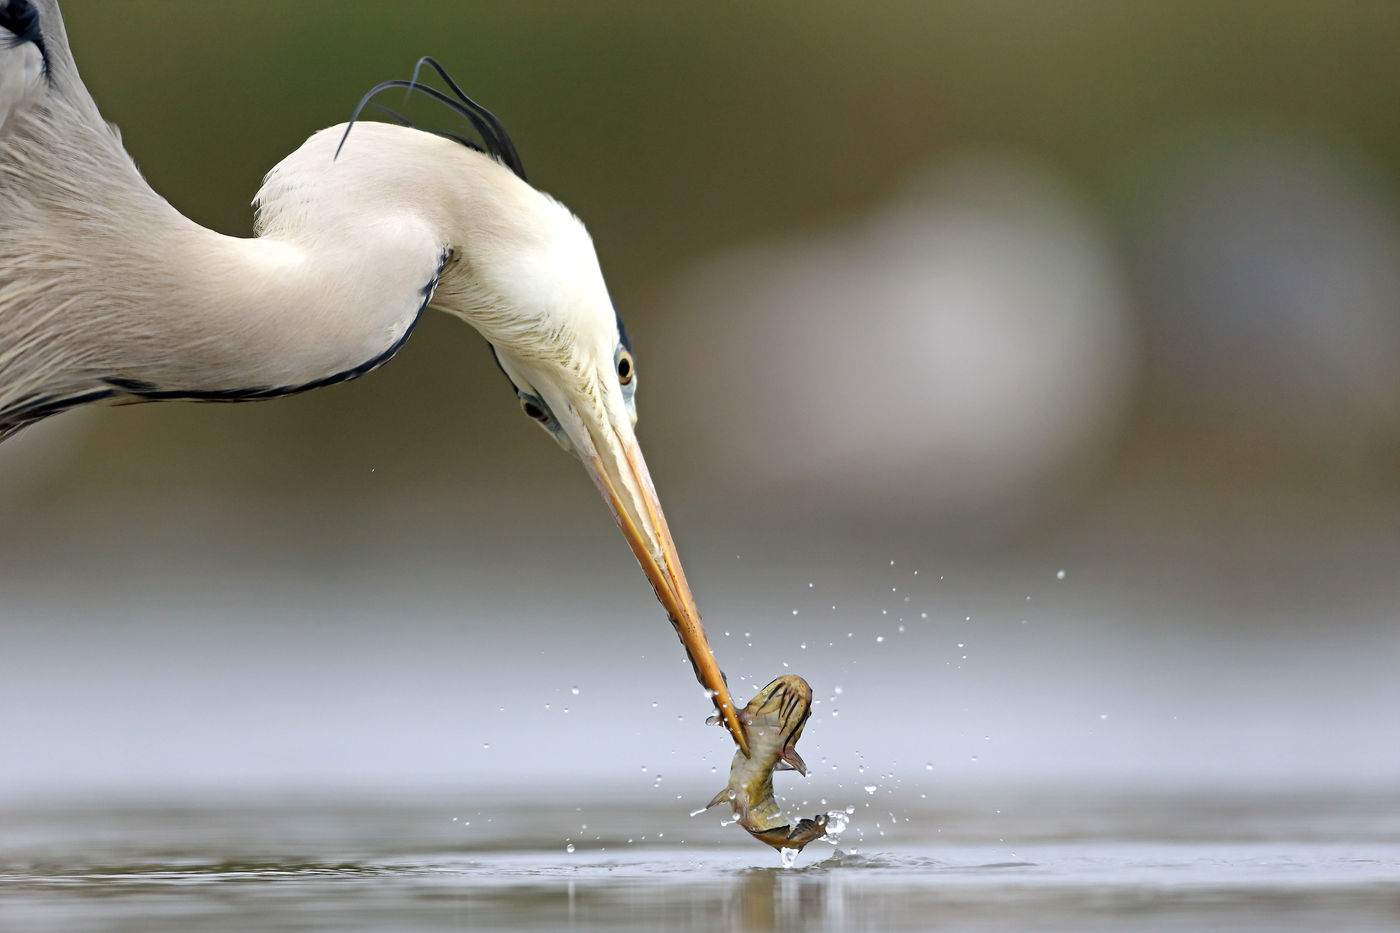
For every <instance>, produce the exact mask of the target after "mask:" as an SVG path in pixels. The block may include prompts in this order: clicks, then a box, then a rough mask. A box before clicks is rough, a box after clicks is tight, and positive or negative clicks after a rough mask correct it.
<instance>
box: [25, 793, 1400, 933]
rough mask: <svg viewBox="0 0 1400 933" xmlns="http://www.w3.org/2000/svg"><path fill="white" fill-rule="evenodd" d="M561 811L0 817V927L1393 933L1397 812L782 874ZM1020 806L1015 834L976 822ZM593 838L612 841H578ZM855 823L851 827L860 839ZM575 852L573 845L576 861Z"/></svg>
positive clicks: (1193, 818) (984, 798) (819, 864)
mask: <svg viewBox="0 0 1400 933" xmlns="http://www.w3.org/2000/svg"><path fill="white" fill-rule="evenodd" d="M559 800H560V797H559V795H558V794H554V795H549V794H542V795H541V797H540V798H539V799H538V800H534V801H522V800H520V799H518V798H516V799H513V800H508V799H502V800H499V801H494V802H492V803H491V804H490V805H488V806H482V805H480V803H479V801H477V802H474V807H475V808H479V814H477V813H476V811H475V810H474V811H473V812H474V816H476V818H474V819H472V820H470V821H466V820H462V819H461V818H458V819H457V820H454V819H453V818H452V816H451V814H452V813H453V812H454V811H459V812H460V810H461V801H460V800H457V801H453V800H450V799H444V800H434V801H427V800H423V799H419V800H415V801H411V802H405V801H402V800H385V799H380V800H375V801H370V800H365V801H360V802H339V803H327V802H324V801H320V802H312V801H308V800H279V801H241V802H239V801H229V800H212V799H211V800H205V801H203V802H198V803H190V804H188V805H183V806H170V805H150V804H139V803H138V804H133V803H126V804H102V805H78V806H73V805H67V806H56V805H52V804H50V805H47V806H36V805H34V804H33V803H29V804H25V805H19V804H12V805H10V806H9V807H7V808H6V809H5V810H4V811H3V812H0V818H3V825H4V827H5V832H4V835H3V839H0V928H4V929H7V930H8V929H16V930H26V931H39V933H42V931H49V930H54V931H57V930H64V931H83V930H131V931H137V930H141V931H156V933H159V931H175V930H182V931H183V930H189V929H196V928H197V929H200V930H214V931H221V930H247V929H341V930H381V929H394V930H459V929H514V930H553V929H571V930H655V929H668V930H714V929H722V930H736V931H744V930H753V931H763V930H775V931H776V930H793V931H799V930H800V931H804V933H809V931H822V930H841V929H889V930H916V929H917V930H923V929H931V928H934V927H939V928H944V929H980V928H989V927H991V928H997V929H1008V928H1010V929H1014V928H1019V927H1026V928H1031V927H1033V928H1037V929H1044V928H1047V927H1048V928H1052V929H1076V930H1084V929H1088V930H1098V929H1118V928H1124V927H1125V926H1131V927H1132V928H1134V929H1152V930H1194V929H1199V928H1201V927H1202V926H1222V925H1228V926H1231V927H1232V928H1244V929H1261V930H1263V929H1269V930H1288V929H1299V930H1301V929H1310V928H1315V927H1317V926H1319V925H1321V924H1323V923H1326V924H1327V925H1328V926H1332V927H1335V928H1338V929H1343V928H1344V929H1349V930H1365V929H1376V930H1381V929H1392V928H1394V927H1395V925H1396V923H1397V922H1400V885H1397V883H1396V881H1395V879H1396V878H1397V877H1400V825H1397V819H1396V816H1395V814H1396V813H1397V808H1396V806H1395V803H1396V800H1395V799H1394V798H1393V797H1392V798H1385V797H1375V796H1357V795H1333V796H1317V797H1310V798H1296V797H1294V798H1287V799H1269V798H1259V799H1254V800H1239V799H1235V798H1209V799H1206V798H1193V797H1183V796H1175V797H1159V798H1146V797H1142V798H1132V799H1129V798H1111V799H1103V798H1090V797H1083V798H1078V799H1076V798H1073V797H1059V798H1052V797H1044V798H1041V799H1035V798H1028V797H1026V796H1024V795H1014V796H1013V795H1008V796H1003V797H998V798H995V799H994V798H992V797H990V796H988V795H987V793H986V792H982V793H981V794H979V795H977V796H968V797H966V798H964V799H959V800H955V801H951V802H950V801H946V800H945V801H944V803H943V805H942V806H941V807H940V809H938V810H930V809H924V810H919V809H917V808H914V807H908V806H906V807H902V808H900V810H899V812H901V813H902V814H903V815H906V816H907V817H908V820H909V821H908V823H906V824H903V825H905V826H906V827H907V829H906V830H905V831H904V832H903V834H902V835H901V836H900V837H899V838H897V839H896V840H895V841H893V842H891V843H890V844H888V845H886V844H884V843H883V841H882V842H881V843H880V844H879V845H875V846H869V845H868V843H867V845H863V846H859V847H845V848H842V849H837V850H831V849H826V848H824V847H823V848H821V849H816V848H809V849H808V850H807V852H805V853H804V857H803V861H802V862H800V863H799V865H798V867H796V868H793V869H782V868H780V867H778V866H777V864H776V861H775V858H774V853H772V852H771V851H769V850H767V849H765V848H762V847H759V846H756V845H744V844H742V842H743V841H742V840H739V839H737V838H736V837H737V836H738V835H739V834H737V833H735V832H734V831H733V830H732V828H731V829H730V830H728V831H726V830H722V829H720V828H719V827H718V826H717V825H712V823H705V824H704V825H703V826H702V825H697V824H695V823H689V824H687V823H686V822H685V819H686V818H685V816H684V814H683V813H679V812H672V810H671V808H670V807H667V806H653V807H649V808H638V807H636V806H631V805H628V804H627V803H626V802H622V801H617V800H606V799H597V798H590V799H588V800H587V802H586V803H582V804H581V803H579V802H578V801H577V800H576V799H574V800H571V801H570V803H572V804H573V805H572V806H569V805H566V804H563V803H560V802H559ZM1010 800H1015V801H1017V804H1018V805H1017V806H1015V807H1014V809H1016V810H1017V811H1018V815H1017V816H1015V817H1014V818H1009V819H1003V818H1000V817H998V818H995V819H993V818H989V817H988V814H995V809H996V807H994V806H991V805H992V804H1005V803H1007V802H1008V801H1010ZM585 820H586V821H588V822H587V825H588V826H593V827H595V828H597V827H606V829H604V831H602V832H596V833H595V832H587V833H584V832H581V831H580V830H579V827H580V826H581V825H584V821H585ZM859 823H860V817H859V815H857V817H856V825H855V826H853V827H852V829H853V830H854V829H857V828H859ZM1154 827H1157V828H1166V827H1171V831H1170V832H1156V831H1154V829H1153V828H1154ZM1193 827H1194V828H1193ZM642 831H646V834H647V835H649V836H650V838H649V839H648V840H647V841H645V842H643V841H641V840H640V836H641V835H642ZM662 834H664V835H665V836H666V838H664V839H662V838H658V837H659V836H661V835H662ZM566 837H568V838H574V839H578V840H580V844H579V845H577V846H575V849H574V851H573V852H569V851H567V850H566V848H565V844H564V839H565V838H566ZM629 840H630V841H629ZM847 841H848V842H849V841H851V837H849V836H848V839H847ZM570 844H572V843H570Z"/></svg>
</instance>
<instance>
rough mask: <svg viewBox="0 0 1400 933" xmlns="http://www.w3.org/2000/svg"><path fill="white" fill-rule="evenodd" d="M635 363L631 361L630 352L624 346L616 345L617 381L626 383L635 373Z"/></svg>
mask: <svg viewBox="0 0 1400 933" xmlns="http://www.w3.org/2000/svg"><path fill="white" fill-rule="evenodd" d="M636 372H637V369H636V365H635V364H634V363H633V362H632V354H631V353H630V352H628V350H627V348H626V347H618V350H617V381H618V382H619V383H621V384H622V385H627V384H628V383H630V382H631V381H632V377H633V376H634V375H635V374H636Z"/></svg>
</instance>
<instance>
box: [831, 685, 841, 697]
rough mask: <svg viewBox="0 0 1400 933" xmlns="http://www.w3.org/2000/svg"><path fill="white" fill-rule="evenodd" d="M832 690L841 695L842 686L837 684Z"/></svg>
mask: <svg viewBox="0 0 1400 933" xmlns="http://www.w3.org/2000/svg"><path fill="white" fill-rule="evenodd" d="M832 692H833V693H835V694H836V695H837V696H840V695H841V686H840V685H839V684H838V685H836V686H835V687H833V688H832Z"/></svg>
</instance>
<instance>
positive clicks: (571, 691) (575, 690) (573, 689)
mask: <svg viewBox="0 0 1400 933" xmlns="http://www.w3.org/2000/svg"><path fill="white" fill-rule="evenodd" d="M569 692H570V693H572V694H573V695H574V696H578V687H570V688H569Z"/></svg>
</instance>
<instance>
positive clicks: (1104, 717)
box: [1099, 713, 1108, 722]
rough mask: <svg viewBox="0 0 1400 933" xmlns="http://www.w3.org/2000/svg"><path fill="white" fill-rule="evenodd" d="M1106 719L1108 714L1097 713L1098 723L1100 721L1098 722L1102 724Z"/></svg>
mask: <svg viewBox="0 0 1400 933" xmlns="http://www.w3.org/2000/svg"><path fill="white" fill-rule="evenodd" d="M1107 718H1108V714H1107V713H1099V721H1100V722H1102V721H1103V720H1105V719H1107Z"/></svg>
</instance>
